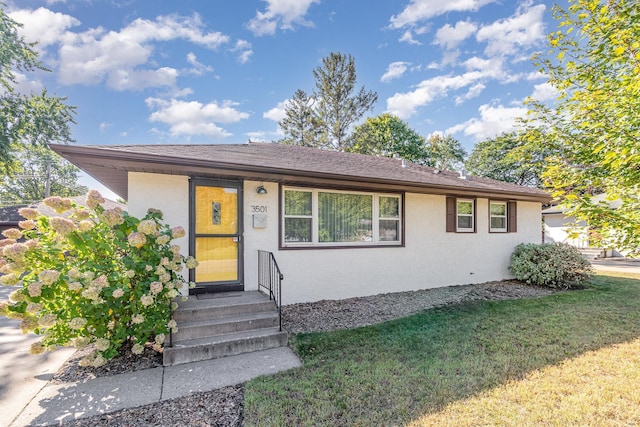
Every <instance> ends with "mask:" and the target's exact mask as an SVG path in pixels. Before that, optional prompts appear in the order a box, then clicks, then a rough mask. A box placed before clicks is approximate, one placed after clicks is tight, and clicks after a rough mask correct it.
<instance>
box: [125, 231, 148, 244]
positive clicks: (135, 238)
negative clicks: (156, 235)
mask: <svg viewBox="0 0 640 427" xmlns="http://www.w3.org/2000/svg"><path fill="white" fill-rule="evenodd" d="M127 240H128V241H129V244H130V245H131V246H133V247H135V248H141V247H143V246H144V244H145V243H147V238H146V237H145V235H144V234H142V233H140V232H133V233H130V234H129V236H127Z"/></svg>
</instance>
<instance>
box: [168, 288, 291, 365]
mask: <svg viewBox="0 0 640 427" xmlns="http://www.w3.org/2000/svg"><path fill="white" fill-rule="evenodd" d="M178 304H179V306H178V309H177V310H176V311H175V312H174V313H173V319H175V321H176V322H177V323H178V332H177V333H175V334H173V337H172V343H173V346H171V347H169V346H165V348H164V354H163V364H164V366H171V365H178V364H182V363H189V362H198V361H202V360H209V359H217V358H220V357H226V356H234V355H237V354H242V353H250V352H253V351H259V350H266V349H270V348H275V347H283V346H286V345H287V339H288V335H287V332H285V331H280V330H279V328H278V310H277V308H276V305H275V303H274V302H273V301H271V300H269V298H268V297H267V296H265V295H264V294H262V293H260V292H257V291H249V292H225V293H220V294H205V295H198V296H195V295H192V296H190V297H189V300H187V301H184V302H178Z"/></svg>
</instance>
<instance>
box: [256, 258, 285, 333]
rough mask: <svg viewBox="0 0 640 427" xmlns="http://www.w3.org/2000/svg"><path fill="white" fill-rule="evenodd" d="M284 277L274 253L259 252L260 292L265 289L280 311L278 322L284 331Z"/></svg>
mask: <svg viewBox="0 0 640 427" xmlns="http://www.w3.org/2000/svg"><path fill="white" fill-rule="evenodd" d="M283 280H284V276H283V275H282V272H281V271H280V267H278V263H277V262H276V258H275V257H274V256H273V252H268V251H261V250H258V290H260V288H264V289H265V290H267V291H268V292H269V299H270V300H271V299H273V300H274V301H275V303H276V307H277V309H278V321H279V325H280V330H282V281H283Z"/></svg>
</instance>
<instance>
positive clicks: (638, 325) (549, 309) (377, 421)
mask: <svg viewBox="0 0 640 427" xmlns="http://www.w3.org/2000/svg"><path fill="white" fill-rule="evenodd" d="M639 305H640V280H634V279H623V278H613V277H605V276H597V277H595V278H594V279H593V281H592V284H591V285H590V286H589V287H588V288H586V289H584V290H580V291H570V292H562V293H558V294H555V295H552V296H548V297H542V298H533V299H523V300H512V301H493V302H474V303H467V304H462V305H457V306H449V307H441V308H436V309H432V310H428V311H426V312H424V313H420V314H417V315H414V316H410V317H407V318H403V319H399V320H395V321H390V322H386V323H383V324H380V325H375V326H369V327H364V328H359V329H353V330H346V331H335V332H329V333H314V334H300V335H296V336H294V337H292V341H291V343H292V346H293V347H294V348H295V349H296V351H297V352H298V353H299V355H300V356H301V358H302V360H303V367H302V368H300V369H297V370H293V371H288V372H285V373H282V374H280V375H276V376H273V377H264V378H260V379H257V380H254V381H252V382H250V383H248V384H247V387H246V390H245V425H260V426H269V425H278V426H289V425H291V426H293V425H314V426H317V425H363V426H365V425H366V426H369V425H402V424H405V423H408V422H410V421H411V420H415V419H417V418H419V417H420V416H421V415H424V414H428V413H432V412H436V411H439V410H441V409H442V408H443V407H444V406H445V405H447V404H449V403H452V402H456V401H459V400H463V399H466V398H469V397H471V396H473V395H476V394H478V393H480V392H482V391H485V390H488V389H491V388H494V387H497V386H499V385H501V384H504V383H506V382H508V381H510V380H516V379H521V378H523V377H524V376H526V375H527V374H528V373H530V372H532V371H535V370H538V369H541V368H544V367H546V366H551V365H557V364H559V363H560V362H562V361H564V360H566V359H569V358H573V357H576V356H578V355H580V354H583V353H585V352H587V351H591V350H597V349H599V348H602V347H605V346H609V345H611V344H616V343H622V342H626V341H630V340H633V339H635V338H637V337H640V310H638V306H639Z"/></svg>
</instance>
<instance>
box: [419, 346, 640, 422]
mask: <svg viewBox="0 0 640 427" xmlns="http://www.w3.org/2000/svg"><path fill="white" fill-rule="evenodd" d="M638 384H640V339H636V340H634V341H632V342H629V343H624V344H618V345H614V346H611V347H607V348H603V349H600V350H597V351H591V352H588V353H586V354H584V355H582V356H579V357H576V358H574V359H571V360H567V361H564V362H563V363H561V364H560V365H557V366H550V367H547V368H545V369H541V370H538V371H535V372H532V373H530V374H529V375H527V377H526V378H524V379H522V380H519V381H509V382H508V383H507V384H504V385H501V386H499V387H497V388H494V389H492V390H488V391H485V392H483V393H481V394H480V395H478V396H475V397H473V398H470V399H465V400H462V401H458V402H455V403H452V404H450V405H448V406H447V407H446V408H445V409H444V410H442V411H439V412H435V413H430V414H427V415H425V416H423V417H420V418H419V419H418V420H416V421H414V422H412V423H410V424H409V425H410V426H412V427H418V426H458V427H464V426H488V425H491V426H541V425H544V426H587V425H589V426H631V425H640V388H638Z"/></svg>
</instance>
